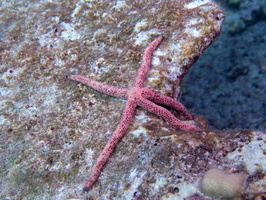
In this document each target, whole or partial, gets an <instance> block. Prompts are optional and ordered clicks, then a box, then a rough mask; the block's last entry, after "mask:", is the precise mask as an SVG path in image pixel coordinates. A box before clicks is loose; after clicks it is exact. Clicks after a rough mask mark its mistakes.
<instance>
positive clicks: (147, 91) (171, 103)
mask: <svg viewBox="0 0 266 200" xmlns="http://www.w3.org/2000/svg"><path fill="white" fill-rule="evenodd" d="M142 96H143V97H145V98H146V99H149V100H151V101H153V102H155V103H158V104H161V105H165V106H168V107H170V108H172V109H174V110H176V111H178V112H180V113H181V114H183V115H184V117H185V118H187V119H194V116H193V115H191V114H190V113H189V112H188V111H187V109H186V107H185V106H184V105H183V104H182V103H180V102H179V101H176V100H175V99H173V98H171V97H169V96H167V95H164V94H161V93H159V92H156V91H155V90H154V89H153V88H150V87H145V88H142Z"/></svg>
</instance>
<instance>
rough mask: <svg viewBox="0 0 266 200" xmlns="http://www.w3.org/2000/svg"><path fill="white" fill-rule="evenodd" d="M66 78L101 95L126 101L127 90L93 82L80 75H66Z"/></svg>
mask: <svg viewBox="0 0 266 200" xmlns="http://www.w3.org/2000/svg"><path fill="white" fill-rule="evenodd" d="M66 78H68V79H71V80H75V81H78V82H81V83H84V84H86V85H88V86H89V87H91V88H93V89H95V90H97V91H99V92H101V93H104V94H107V95H110V96H114V97H118V98H122V99H127V91H128V89H125V88H120V87H116V86H112V85H107V84H105V83H101V82H99V81H95V80H93V79H92V78H88V77H85V76H81V75H67V76H66Z"/></svg>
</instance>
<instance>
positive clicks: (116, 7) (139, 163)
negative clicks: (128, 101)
mask: <svg viewBox="0 0 266 200" xmlns="http://www.w3.org/2000/svg"><path fill="white" fill-rule="evenodd" d="M29 2H30V3H29ZM0 6H1V8H0V11H1V12H0V13H1V14H0V23H1V26H0V39H1V40H0V58H1V60H0V62H1V63H0V69H1V71H0V72H1V73H0V95H1V96H0V106H1V115H0V125H1V140H0V144H1V151H0V155H1V161H0V164H1V167H0V169H1V175H0V176H1V184H0V189H1V194H0V197H1V199H71V198H72V199H73V198H74V199H173V198H176V199H181V198H185V197H190V198H201V199H203V198H205V197H200V196H202V194H200V193H198V189H197V188H198V183H199V180H200V179H201V177H202V175H203V173H204V172H205V171H206V170H207V169H208V168H209V167H212V166H214V165H215V166H220V167H223V168H224V169H227V170H228V171H231V172H239V173H247V174H251V175H250V176H251V177H254V176H255V175H256V174H263V173H265V167H264V166H265V163H264V165H263V163H262V162H263V156H265V155H264V154H265V152H264V154H263V152H261V151H262V149H263V148H264V149H265V136H264V135H263V132H255V131H249V132H247V131H241V130H239V131H203V132H194V133H189V132H182V131H179V130H176V129H174V128H173V127H171V126H170V125H168V124H167V123H166V122H164V121H163V120H162V119H160V118H158V117H157V116H154V115H152V114H149V113H146V112H145V111H143V110H141V109H138V110H137V112H136V117H135V119H134V121H133V122H132V126H131V127H130V130H129V131H128V133H127V134H126V136H125V137H124V138H123V139H122V141H121V142H120V143H119V145H118V147H117V148H116V151H115V152H114V153H113V155H112V157H111V158H110V159H109V162H108V163H107V165H106V167H105V168H104V170H103V172H102V174H101V176H100V179H99V181H98V182H96V183H95V185H94V186H93V188H92V190H91V191H89V192H88V193H86V192H83V191H82V188H83V186H84V183H85V181H86V179H87V178H88V177H89V174H90V172H91V169H92V165H93V164H94V162H95V160H96V158H97V157H98V155H99V153H100V152H101V150H102V149H103V147H104V145H105V143H106V142H107V140H108V138H109V137H110V135H111V134H112V132H113V131H114V129H115V127H116V125H117V124H118V121H119V120H120V117H121V114H122V109H123V106H124V104H125V102H124V101H121V100H120V99H115V98H112V97H109V96H105V95H102V94H100V93H98V92H96V91H93V90H92V89H90V88H88V87H86V86H84V85H82V84H78V83H76V82H73V81H70V80H66V79H65V78H64V75H67V74H81V75H85V76H89V77H92V78H94V79H96V80H99V81H102V82H105V83H108V84H112V85H116V86H120V87H130V86H131V85H132V82H133V80H134V78H135V75H136V72H137V69H138V67H139V65H140V61H141V56H142V54H143V52H144V49H145V48H146V46H147V45H148V44H149V42H151V41H152V40H153V39H154V38H155V37H156V36H158V35H160V34H162V35H163V36H164V40H163V42H162V43H161V44H160V46H159V48H158V49H157V51H156V52H155V54H154V56H153V66H152V70H151V71H150V74H149V78H148V80H147V83H146V85H147V86H150V87H154V88H155V89H156V90H158V91H160V92H162V93H164V94H167V95H169V96H172V97H175V98H179V97H180V86H179V84H180V82H182V78H183V76H184V75H185V74H186V73H187V72H188V69H189V68H190V67H191V65H192V64H193V63H194V62H195V61H196V60H197V58H198V57H199V56H200V55H201V54H202V53H203V51H204V50H205V49H206V48H207V47H208V46H209V45H210V44H211V43H212V42H213V41H214V40H215V39H216V38H217V37H218V36H219V33H220V29H221V24H222V21H223V19H224V14H223V12H222V11H221V9H220V8H219V7H218V6H217V5H216V4H215V3H213V2H212V1H210V0H194V1H192V0H182V1H180V0H179V1H177V0H164V1H155V0H150V1H98V0H97V1H96V0H95V1H93V0H73V1H59V0H54V1H49V0H44V1H37V0H36V1H34V0H33V1H16V2H15V1H14V2H13V3H10V1H2V2H1V3H0ZM191 84H193V83H191ZM195 101H196V100H195ZM263 141H264V143H263ZM263 145H264V146H263ZM249 147H250V148H251V149H252V148H254V151H255V150H256V153H257V155H258V157H257V159H256V157H255V158H254V161H253V162H252V163H251V164H250V165H251V166H250V165H248V164H247V163H249V162H248V161H249V160H245V159H246V157H245V156H246V155H247V154H248V155H250V157H252V155H253V154H252V153H249V151H248V148H249ZM241 152H243V154H241ZM239 154H241V155H239ZM244 154H245V156H244ZM254 174H255V175H254ZM258 177H263V176H262V175H260V176H258ZM261 179H262V178H260V179H259V178H257V179H255V178H254V179H251V178H250V179H249V180H250V182H251V184H253V185H254V184H255V186H256V184H257V186H260V183H261V182H262V181H261ZM255 186H254V187H255ZM257 188H259V187H257ZM249 191H250V193H254V192H253V191H252V190H249Z"/></svg>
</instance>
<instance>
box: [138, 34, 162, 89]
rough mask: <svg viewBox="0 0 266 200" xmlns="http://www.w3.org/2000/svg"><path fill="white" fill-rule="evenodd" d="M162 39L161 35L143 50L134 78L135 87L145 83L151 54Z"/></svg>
mask: <svg viewBox="0 0 266 200" xmlns="http://www.w3.org/2000/svg"><path fill="white" fill-rule="evenodd" d="M162 39H163V36H162V35H160V36H158V37H157V38H156V39H155V40H154V41H153V42H152V43H150V44H149V46H148V47H147V48H146V49H145V51H144V54H143V58H142V63H141V65H140V67H139V70H138V74H137V76H136V78H135V83H134V86H135V87H139V88H141V87H143V85H144V82H145V80H146V77H147V74H148V71H149V69H150V66H151V61H152V53H153V52H154V50H155V49H156V48H157V46H158V45H159V44H160V42H161V41H162Z"/></svg>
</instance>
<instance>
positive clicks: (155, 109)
mask: <svg viewBox="0 0 266 200" xmlns="http://www.w3.org/2000/svg"><path fill="white" fill-rule="evenodd" d="M137 104H138V106H140V107H142V108H143V109H145V110H147V111H149V112H151V113H153V114H156V115H158V116H161V117H162V118H163V119H164V120H165V121H167V122H169V123H170V124H171V125H172V126H174V127H176V128H178V129H182V130H187V131H199V130H201V129H200V128H199V127H198V126H197V125H195V124H194V122H193V121H181V120H179V119H177V118H176V117H175V116H174V115H173V114H172V113H171V112H170V111H169V110H167V109H165V108H163V107H161V106H158V105H156V104H155V103H153V102H151V101H150V100H148V99H145V98H143V97H140V98H138V99H137Z"/></svg>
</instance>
